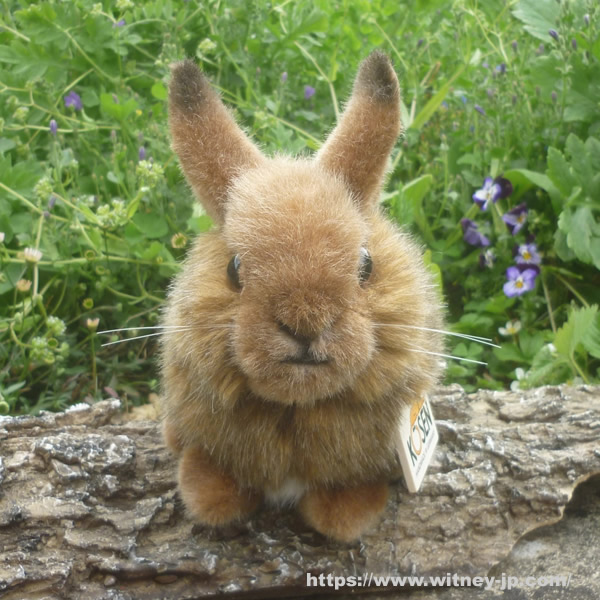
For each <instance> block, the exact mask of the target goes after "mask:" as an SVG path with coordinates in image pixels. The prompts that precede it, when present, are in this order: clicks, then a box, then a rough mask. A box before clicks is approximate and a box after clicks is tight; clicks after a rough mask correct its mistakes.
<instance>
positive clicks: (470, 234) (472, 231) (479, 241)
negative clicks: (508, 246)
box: [460, 218, 490, 246]
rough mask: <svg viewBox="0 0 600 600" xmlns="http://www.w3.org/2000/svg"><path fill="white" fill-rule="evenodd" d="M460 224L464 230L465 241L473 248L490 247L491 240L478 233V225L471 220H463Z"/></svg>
mask: <svg viewBox="0 0 600 600" xmlns="http://www.w3.org/2000/svg"><path fill="white" fill-rule="evenodd" d="M460 224H461V226H462V230H463V240H465V242H467V244H471V246H489V245H490V240H488V239H487V238H486V237H485V235H483V233H481V232H480V231H478V228H477V224H476V223H475V222H473V221H471V219H467V218H464V219H461V221H460Z"/></svg>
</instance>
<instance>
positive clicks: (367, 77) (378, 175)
mask: <svg viewBox="0 0 600 600" xmlns="http://www.w3.org/2000/svg"><path fill="white" fill-rule="evenodd" d="M401 128H402V124H401V122H400V87H399V85H398V78H397V77H396V73H395V72H394V69H393V67H392V64H391V62H390V59H389V58H388V57H387V56H386V55H385V54H384V53H383V52H379V51H375V52H373V53H372V54H370V55H369V56H368V57H367V58H366V59H365V60H364V61H363V62H362V64H361V65H360V68H359V71H358V75H357V76H356V79H355V81H354V88H353V90H352V96H351V97H350V101H349V102H348V105H347V106H346V109H345V110H344V113H343V114H342V116H341V118H340V121H339V123H338V124H337V126H336V127H335V129H334V130H333V131H332V132H331V134H330V135H329V137H328V138H327V141H326V142H325V144H324V145H323V146H322V148H321V149H320V150H319V152H318V153H317V156H316V159H317V160H318V161H319V162H320V163H321V164H322V165H323V166H324V167H325V168H326V169H328V170H330V171H333V172H335V173H337V174H339V175H341V176H342V177H343V179H344V180H345V181H346V183H347V184H348V185H349V186H350V189H351V190H352V192H353V193H354V194H355V195H356V197H357V198H358V200H359V201H360V202H361V204H363V205H364V204H368V203H372V202H374V201H376V200H377V199H378V197H379V190H380V187H381V184H382V180H383V175H384V173H385V169H386V165H387V161H388V157H389V154H390V152H391V150H392V148H393V146H394V143H395V141H396V139H397V137H398V135H399V134H400V130H401Z"/></svg>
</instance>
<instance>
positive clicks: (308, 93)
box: [304, 85, 316, 100]
mask: <svg viewBox="0 0 600 600" xmlns="http://www.w3.org/2000/svg"><path fill="white" fill-rule="evenodd" d="M315 91H316V90H315V88H314V87H312V86H310V85H305V86H304V99H305V100H308V99H309V98H312V97H313V96H314V95H315Z"/></svg>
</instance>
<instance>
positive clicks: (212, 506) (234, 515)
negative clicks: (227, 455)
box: [178, 447, 260, 526]
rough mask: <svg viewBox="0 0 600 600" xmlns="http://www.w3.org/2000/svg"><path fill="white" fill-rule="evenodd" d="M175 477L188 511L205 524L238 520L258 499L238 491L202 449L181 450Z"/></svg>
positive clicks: (255, 505)
mask: <svg viewBox="0 0 600 600" xmlns="http://www.w3.org/2000/svg"><path fill="white" fill-rule="evenodd" d="M178 480H179V493H180V495H181V497H182V499H183V502H184V504H185V506H186V508H187V510H188V512H189V513H190V514H191V516H192V517H193V518H194V519H196V520H197V521H199V522H201V523H204V524H205V525H212V526H218V525H226V524H227V523H230V522H231V521H235V520H238V519H241V518H242V517H245V516H246V515H248V514H249V513H251V512H252V511H253V510H254V509H255V508H256V507H257V506H258V503H259V501H260V496H259V495H258V494H256V493H253V492H251V491H249V490H241V489H240V488H239V487H238V485H237V484H236V482H235V481H234V479H233V478H232V477H229V476H227V475H224V474H223V473H222V472H221V471H219V470H218V469H216V468H215V467H214V466H213V465H212V464H211V463H210V462H209V460H208V459H207V456H206V454H205V452H204V450H202V449H201V448H197V447H193V448H185V449H184V450H183V451H182V453H181V458H180V460H179V477H178Z"/></svg>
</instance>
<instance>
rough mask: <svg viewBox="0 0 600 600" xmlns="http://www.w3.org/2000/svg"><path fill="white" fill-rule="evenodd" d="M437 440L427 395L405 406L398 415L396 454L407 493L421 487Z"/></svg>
mask: <svg viewBox="0 0 600 600" xmlns="http://www.w3.org/2000/svg"><path fill="white" fill-rule="evenodd" d="M437 443H438V432H437V428H436V426H435V421H434V420H433V413H432V412H431V405H430V404H429V399H428V398H427V396H422V397H421V398H419V399H418V400H415V401H414V402H413V403H412V404H411V405H410V406H407V407H406V408H405V410H404V411H403V412H402V414H401V416H400V445H399V448H398V454H399V456H400V464H401V465H402V472H403V473H404V479H405V481H406V487H407V488H408V491H409V492H411V493H414V492H417V491H418V490H419V488H420V487H421V483H422V482H423V478H424V477H425V473H426V471H427V467H429V463H430V462H431V459H432V458H433V453H434V450H435V447H436V446H437Z"/></svg>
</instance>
